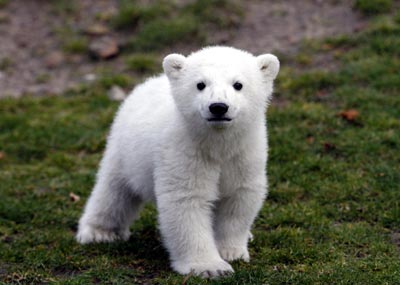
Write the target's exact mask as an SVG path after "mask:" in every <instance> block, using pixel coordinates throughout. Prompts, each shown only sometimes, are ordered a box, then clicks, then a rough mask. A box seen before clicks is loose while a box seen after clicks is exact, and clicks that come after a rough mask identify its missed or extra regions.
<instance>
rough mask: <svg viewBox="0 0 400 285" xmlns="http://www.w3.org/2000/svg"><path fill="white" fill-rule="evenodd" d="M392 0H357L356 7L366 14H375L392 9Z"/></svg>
mask: <svg viewBox="0 0 400 285" xmlns="http://www.w3.org/2000/svg"><path fill="white" fill-rule="evenodd" d="M392 5H393V1H392V0H356V1H355V3H354V8H356V9H357V10H359V11H361V12H362V13H363V14H366V15H375V14H380V13H384V12H388V11H390V9H391V8H392Z"/></svg>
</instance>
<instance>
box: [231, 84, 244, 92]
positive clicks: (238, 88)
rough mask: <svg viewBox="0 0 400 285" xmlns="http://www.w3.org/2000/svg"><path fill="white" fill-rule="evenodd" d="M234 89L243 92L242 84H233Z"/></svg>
mask: <svg viewBox="0 0 400 285" xmlns="http://www.w3.org/2000/svg"><path fill="white" fill-rule="evenodd" d="M233 88H235V90H237V91H239V90H241V89H242V88H243V85H242V83H240V82H235V83H234V84H233Z"/></svg>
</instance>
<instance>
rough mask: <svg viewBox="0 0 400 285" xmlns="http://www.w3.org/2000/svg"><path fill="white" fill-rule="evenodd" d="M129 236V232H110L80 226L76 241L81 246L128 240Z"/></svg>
mask: <svg viewBox="0 0 400 285" xmlns="http://www.w3.org/2000/svg"><path fill="white" fill-rule="evenodd" d="M129 236H130V233H129V231H128V230H127V231H120V232H115V231H110V230H104V229H101V228H98V227H93V226H89V225H85V226H80V227H79V230H78V234H77V235H76V240H77V241H78V242H79V243H81V244H88V243H94V242H113V241H116V240H124V241H126V240H128V239H129Z"/></svg>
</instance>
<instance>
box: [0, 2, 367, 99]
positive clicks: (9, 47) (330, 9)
mask: <svg viewBox="0 0 400 285" xmlns="http://www.w3.org/2000/svg"><path fill="white" fill-rule="evenodd" d="M122 2H123V1H122ZM125 2H128V1H125ZM139 2H144V3H148V2H150V3H152V4H153V5H154V4H157V3H158V2H160V1H139ZM181 2H182V3H193V2H196V1H181ZM205 2H206V3H208V2H210V3H211V5H213V3H218V2H220V3H223V2H227V1H205ZM231 2H235V3H240V2H239V1H231ZM118 3H119V2H118V1H116V0H112V1H104V0H100V1H96V4H95V5H93V1H89V0H80V1H77V0H75V1H67V0H61V1H37V0H13V1H9V3H8V4H7V5H5V7H3V9H1V10H0V11H1V14H0V33H1V35H2V36H1V37H2V43H1V45H0V98H1V97H5V96H12V97H20V96H22V95H24V94H34V95H45V94H51V95H54V94H62V93H63V92H64V91H65V90H67V89H73V88H76V87H77V86H79V85H81V84H85V83H88V82H90V81H91V80H92V79H93V78H94V77H96V78H100V77H102V76H103V75H104V74H107V73H110V72H112V73H119V74H121V73H124V74H127V75H128V76H130V77H133V78H135V77H137V76H138V75H137V74H135V73H134V72H132V68H130V67H132V66H131V65H130V64H129V62H130V60H129V58H130V57H132V52H131V51H126V49H129V39H131V38H135V37H137V35H138V34H140V30H143V29H145V26H146V23H145V22H144V21H143V22H144V24H143V23H139V24H137V23H135V22H132V21H128V20H126V18H127V17H126V16H125V15H126V14H128V15H129V12H130V10H129V7H124V9H125V10H123V11H124V12H125V13H121V14H119V13H118V11H119V10H118V7H119V6H118ZM199 3H201V2H199ZM242 4H243V3H242ZM150 5H151V4H150ZM171 5H172V4H169V5H168V4H164V6H166V8H165V9H167V10H168V9H170V8H171V7H169V6H171ZM180 5H181V6H182V5H183V4H180ZM187 5H188V4H187ZM235 5H236V6H237V9H239V10H240V11H237V10H235V11H233V13H230V14H228V15H226V13H224V14H223V15H222V16H223V17H224V19H225V21H226V22H219V23H217V25H213V26H212V27H211V32H209V33H208V34H207V35H205V36H204V37H203V35H202V36H201V39H199V41H200V42H194V43H193V37H192V36H190V37H189V38H187V39H185V38H184V37H183V39H181V38H180V39H179V45H178V47H176V48H173V47H170V48H165V46H164V48H162V49H161V52H160V54H161V55H165V54H166V53H167V52H168V51H175V49H178V50H180V51H181V52H189V51H193V50H196V49H198V46H199V45H205V44H229V45H233V46H235V47H237V48H243V49H245V50H249V51H251V52H254V53H257V54H261V53H265V52H271V51H278V52H280V53H289V52H291V53H292V52H294V51H296V50H298V48H299V46H300V45H301V43H302V42H303V41H304V40H305V39H312V38H321V37H326V36H332V35H338V34H350V33H354V32H357V31H359V30H361V29H363V28H364V26H365V24H366V21H365V19H364V18H363V17H362V15H361V14H360V13H359V12H358V11H357V10H354V9H352V4H351V3H350V2H349V1H317V0H305V1H296V0H290V1H281V2H279V1H278V2H277V1H273V0H268V1H254V0H252V1H246V5H241V4H235ZM125 6H128V5H125ZM154 6H156V5H154ZM198 6H199V7H198V9H199V10H200V11H204V13H210V11H209V10H207V9H208V8H207V4H205V5H202V6H200V5H198ZM222 6H223V5H222ZM161 7H162V6H161ZM159 9H160V8H159ZM153 10H156V9H153ZM32 11H35V12H34V13H32ZM156 12H157V11H156ZM161 12H163V11H161ZM152 13H154V12H152ZM157 13H159V12H157ZM192 13H198V12H197V11H194V12H192ZM132 14H133V12H132ZM210 14H211V13H210ZM138 15H139V13H138ZM156 15H157V14H156ZM163 15H164V12H163V13H162V14H161V15H160V16H159V17H163ZM191 16H192V15H191ZM157 17H158V16H156V18H157ZM113 19H114V20H113ZM115 19H117V20H115ZM128 19H130V18H128ZM213 20H214V19H209V18H207V17H206V15H204V16H202V17H198V18H197V19H196V20H195V21H196V22H205V23H207V22H213ZM185 25H186V26H190V21H189V24H188V23H185ZM195 25H199V23H196V24H195ZM221 25H222V27H223V28H222V29H221V28H219V27H221ZM147 26H148V25H147ZM227 26H228V29H227V28H226V27H227ZM203 28H204V27H203V26H201V27H199V29H203ZM209 28H210V27H208V26H207V29H209ZM195 29H196V28H195ZM188 32H190V31H188ZM104 38H107V39H110V40H111V41H114V42H115V43H116V44H118V45H119V47H120V49H121V50H122V51H121V52H120V54H119V56H118V57H115V58H113V59H112V60H95V59H93V58H92V57H91V56H90V54H89V52H88V49H89V46H90V44H92V43H93V42H96V41H99V40H101V39H104ZM254 39H257V40H254ZM149 48H150V49H153V50H155V51H157V50H158V49H159V48H158V47H157V46H149ZM124 50H125V51H124ZM146 50H147V48H146ZM154 57H155V58H156V60H157V61H159V60H160V59H159V57H160V56H157V55H154ZM128 86H129V87H131V86H130V85H129V84H128V85H127V87H128Z"/></svg>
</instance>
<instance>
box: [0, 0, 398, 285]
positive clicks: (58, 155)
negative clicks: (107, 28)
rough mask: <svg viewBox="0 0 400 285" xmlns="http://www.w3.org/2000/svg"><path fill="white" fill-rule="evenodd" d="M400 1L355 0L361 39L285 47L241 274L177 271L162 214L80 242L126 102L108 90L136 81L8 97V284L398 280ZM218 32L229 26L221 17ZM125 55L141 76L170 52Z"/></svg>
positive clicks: (3, 154)
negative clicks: (259, 198) (103, 240)
mask: <svg viewBox="0 0 400 285" xmlns="http://www.w3.org/2000/svg"><path fill="white" fill-rule="evenodd" d="M3 1H4V0H3ZM10 2H11V3H13V2H14V1H10ZM16 2H17V0H16ZM178 2H179V1H178ZM1 3H2V1H0V6H1ZM82 3H83V2H82ZM251 3H252V4H251V5H259V3H261V1H260V2H254V3H253V2H251ZM329 3H332V5H334V3H341V1H332V2H330V1H329ZM398 4H399V3H398V2H396V1H387V0H379V1H371V0H369V1H368V0H357V1H354V4H353V5H354V6H353V7H354V8H352V9H353V11H354V12H353V13H355V15H358V16H357V17H360V19H361V22H362V29H361V30H360V31H358V32H357V33H352V34H348V35H347V36H346V35H344V36H341V35H337V34H330V35H329V37H327V38H325V36H324V35H322V38H320V39H313V40H308V41H306V42H303V41H302V42H301V43H299V44H298V45H296V49H295V50H291V49H285V48H282V51H280V50H278V51H279V53H280V58H281V60H282V70H281V73H280V75H279V76H278V81H277V85H276V89H275V93H274V99H273V102H272V106H271V108H270V109H269V111H268V115H267V117H268V127H269V139H270V147H271V149H270V154H269V156H270V158H269V164H268V173H269V184H270V195H269V198H268V199H267V201H266V203H265V205H264V207H263V209H262V211H261V213H260V215H259V217H258V218H257V220H256V223H255V226H254V229H253V234H254V241H253V242H252V243H251V245H250V254H251V257H252V260H251V262H250V263H248V264H247V263H243V262H235V263H234V264H233V267H234V269H235V271H236V272H235V274H234V275H233V276H231V277H228V278H226V279H219V280H201V279H199V278H197V277H196V278H195V277H193V276H186V277H182V276H179V275H177V274H174V273H173V272H172V271H171V270H170V268H169V265H168V264H169V262H168V256H167V254H166V252H165V250H164V249H163V247H162V245H161V242H160V236H159V233H158V231H157V227H156V218H155V217H156V216H155V209H154V207H151V206H148V207H147V208H146V209H145V211H144V213H143V215H142V217H141V219H140V220H139V221H138V223H137V224H135V225H134V226H133V228H132V232H133V235H132V237H131V238H130V240H129V241H128V242H126V243H122V242H121V243H115V244H103V245H89V246H81V245H79V244H77V243H76V242H75V240H74V234H75V231H76V226H77V221H78V218H79V216H80V214H81V211H82V208H83V206H84V203H85V201H86V199H87V197H88V195H89V193H90V191H91V187H92V186H93V182H94V177H95V173H96V170H97V165H98V162H99V160H100V158H101V155H102V151H103V149H104V143H105V138H106V135H107V130H108V128H109V126H110V124H111V121H112V118H113V115H114V113H115V111H116V109H117V107H118V103H117V102H114V101H111V100H110V99H109V98H108V96H107V91H108V89H109V88H110V87H111V86H112V85H120V86H123V87H128V86H129V85H130V84H132V83H134V82H135V81H136V79H134V80H132V79H131V78H130V77H129V76H121V75H120V74H115V73H109V70H108V71H107V72H106V74H107V75H108V76H103V75H101V76H100V77H99V78H98V80H97V81H94V82H92V83H91V86H88V85H87V84H83V85H81V84H79V86H78V87H77V88H74V89H72V90H69V91H66V92H62V94H61V95H60V96H56V97H55V96H39V97H37V96H28V97H23V99H13V98H8V99H2V100H1V101H0V130H1V132H0V181H1V184H0V193H1V196H2V197H1V199H0V240H1V243H0V252H1V254H0V283H1V282H2V283H4V284H43V283H44V284H46V283H51V284H53V283H55V284H96V283H100V284H399V283H400V272H399V268H400V257H399V250H400V248H399V244H400V243H399V240H400V238H399V236H400V232H399V228H400V205H399V201H400V189H399V188H400V186H399V185H400V158H399V155H398V154H399V148H400V135H399V132H398V130H399V128H400V117H399V114H400V97H399V96H398V94H399V89H400V75H399V72H398V70H399V68H400V48H399V47H400V14H399V13H398V12H396V10H397V9H396V8H398ZM8 5H11V4H10V3H9V4H8ZM12 5H14V4H12ZM251 5H249V7H250V6H251ZM315 5H320V4H318V3H317V2H316V4H315ZM324 5H327V4H324ZM335 5H336V4H335ZM346 5H347V4H346ZM305 6H306V5H305ZM5 7H6V8H7V6H5ZM249 7H247V8H248V9H250V8H249ZM64 8H65V7H64ZM64 8H63V9H64ZM203 8H204V7H203ZM7 9H8V8H7ZM43 9H45V8H43ZM224 9H226V7H225V8H223V9H222V11H225V10H224ZM349 9H350V8H349ZM256 10H257V11H258V9H256ZM153 13H155V12H154V11H153ZM358 13H360V14H358ZM361 13H362V14H361ZM235 15H237V17H244V18H247V17H248V15H247V14H246V13H244V14H243V15H242V16H240V13H236V14H235ZM119 16H120V17H119V18H118V19H119V20H118V21H119V22H118V23H119V24H118V25H122V26H124V25H125V24H126V23H127V22H126V19H125V18H124V17H122V16H121V15H119ZM141 17H143V16H141ZM188 17H189V16H188ZM235 17H236V16H235ZM143 21H144V20H143ZM235 21H236V20H235V19H234V20H233V22H234V23H230V24H227V25H228V26H227V27H226V29H227V30H228V31H231V29H232V28H233V29H234V28H235V27H236V25H237V24H236V22H235ZM246 21H247V20H246ZM128 23H129V21H128ZM143 23H146V21H144V22H142V25H143V26H145V24H143ZM163 24H165V23H163ZM178 24H179V23H178ZM178 24H177V23H174V25H176V26H179V25H178ZM186 24H187V23H186ZM209 24H210V27H214V28H215V29H217V30H218V29H219V28H216V27H219V26H218V25H220V24H221V23H217V24H216V23H215V22H213V21H212V20H210V22H209ZM223 24H224V23H223ZM215 25H217V26H215ZM224 25H226V23H225V24H224ZM232 25H233V26H232ZM197 28H198V27H197V26H193V27H192V28H191V30H190V31H189V32H190V33H192V32H193V31H196V29H197ZM146 29H149V28H146ZM210 29H211V28H210ZM239 29H241V28H239ZM180 31H182V30H180ZM118 33H129V32H128V31H127V30H126V29H125V30H124V29H123V30H121V32H118ZM190 33H189V34H190ZM2 35H3V34H2ZM79 35H80V34H79ZM181 35H187V34H185V33H182V34H181ZM190 35H192V34H190ZM196 35H197V34H196ZM139 38H140V37H139ZM161 39H163V40H164V41H166V42H168V41H169V40H171V38H165V37H163V38H161ZM146 40H147V41H144V40H143V38H142V39H141V40H140V41H137V40H136V44H138V43H139V44H141V45H142V46H145V43H146V44H148V43H149V42H150V41H151V39H148V38H146ZM196 40H202V39H201V37H199V38H196ZM231 40H233V38H232V39H231ZM228 43H229V42H228ZM174 44H176V45H177V46H182V48H184V47H186V48H187V45H185V44H182V43H181V42H179V41H178V42H175V43H174ZM192 44H193V45H196V44H195V43H192ZM168 45H169V44H168ZM283 45H285V44H283ZM0 47H1V48H3V41H2V42H1V44H0ZM78 47H79V45H78ZM75 48H76V47H75ZM170 48H172V47H169V48H166V51H168V49H170ZM276 48H277V49H279V48H278V47H276ZM78 50H79V48H78ZM128 50H129V49H128V48H126V49H124V50H122V51H121V54H120V56H119V57H117V58H116V59H115V60H117V61H118V60H121V62H123V64H126V62H125V60H128V58H129V62H130V65H132V66H134V67H135V68H137V67H138V66H139V67H141V68H143V70H144V72H143V71H140V72H138V71H137V69H134V70H133V71H132V72H133V73H132V74H135V75H136V74H137V75H138V76H140V77H143V76H147V75H148V74H149V71H148V70H149V69H148V68H149V67H150V68H156V67H154V66H153V65H152V62H153V63H154V58H155V62H156V63H157V62H158V63H160V62H159V61H157V60H159V57H158V56H160V55H161V54H162V53H163V52H164V50H162V51H161V50H155V51H154V52H153V51H152V53H155V54H156V56H155V57H145V59H146V60H143V57H138V56H137V55H136V53H138V52H137V51H132V50H131V52H130V51H128ZM166 51H165V52H166ZM140 53H143V51H140ZM78 55H80V56H83V57H85V56H86V55H82V54H81V53H78ZM146 55H148V53H146ZM125 57H126V58H125ZM87 61H88V62H89V64H93V65H96V64H110V65H112V64H113V62H114V61H110V62H108V61H106V62H103V61H100V62H94V63H92V62H90V61H89V60H87ZM149 62H150V64H149ZM6 63H7V62H6ZM4 65H7V64H4ZM156 65H157V64H156ZM57 68H61V67H57ZM124 68H125V67H124ZM155 70H157V69H155ZM151 72H156V71H151ZM123 74H125V73H124V72H123ZM117 75H118V76H117ZM130 80H132V81H130ZM2 88H3V87H2ZM0 90H3V89H0ZM39 95H41V93H39Z"/></svg>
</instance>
